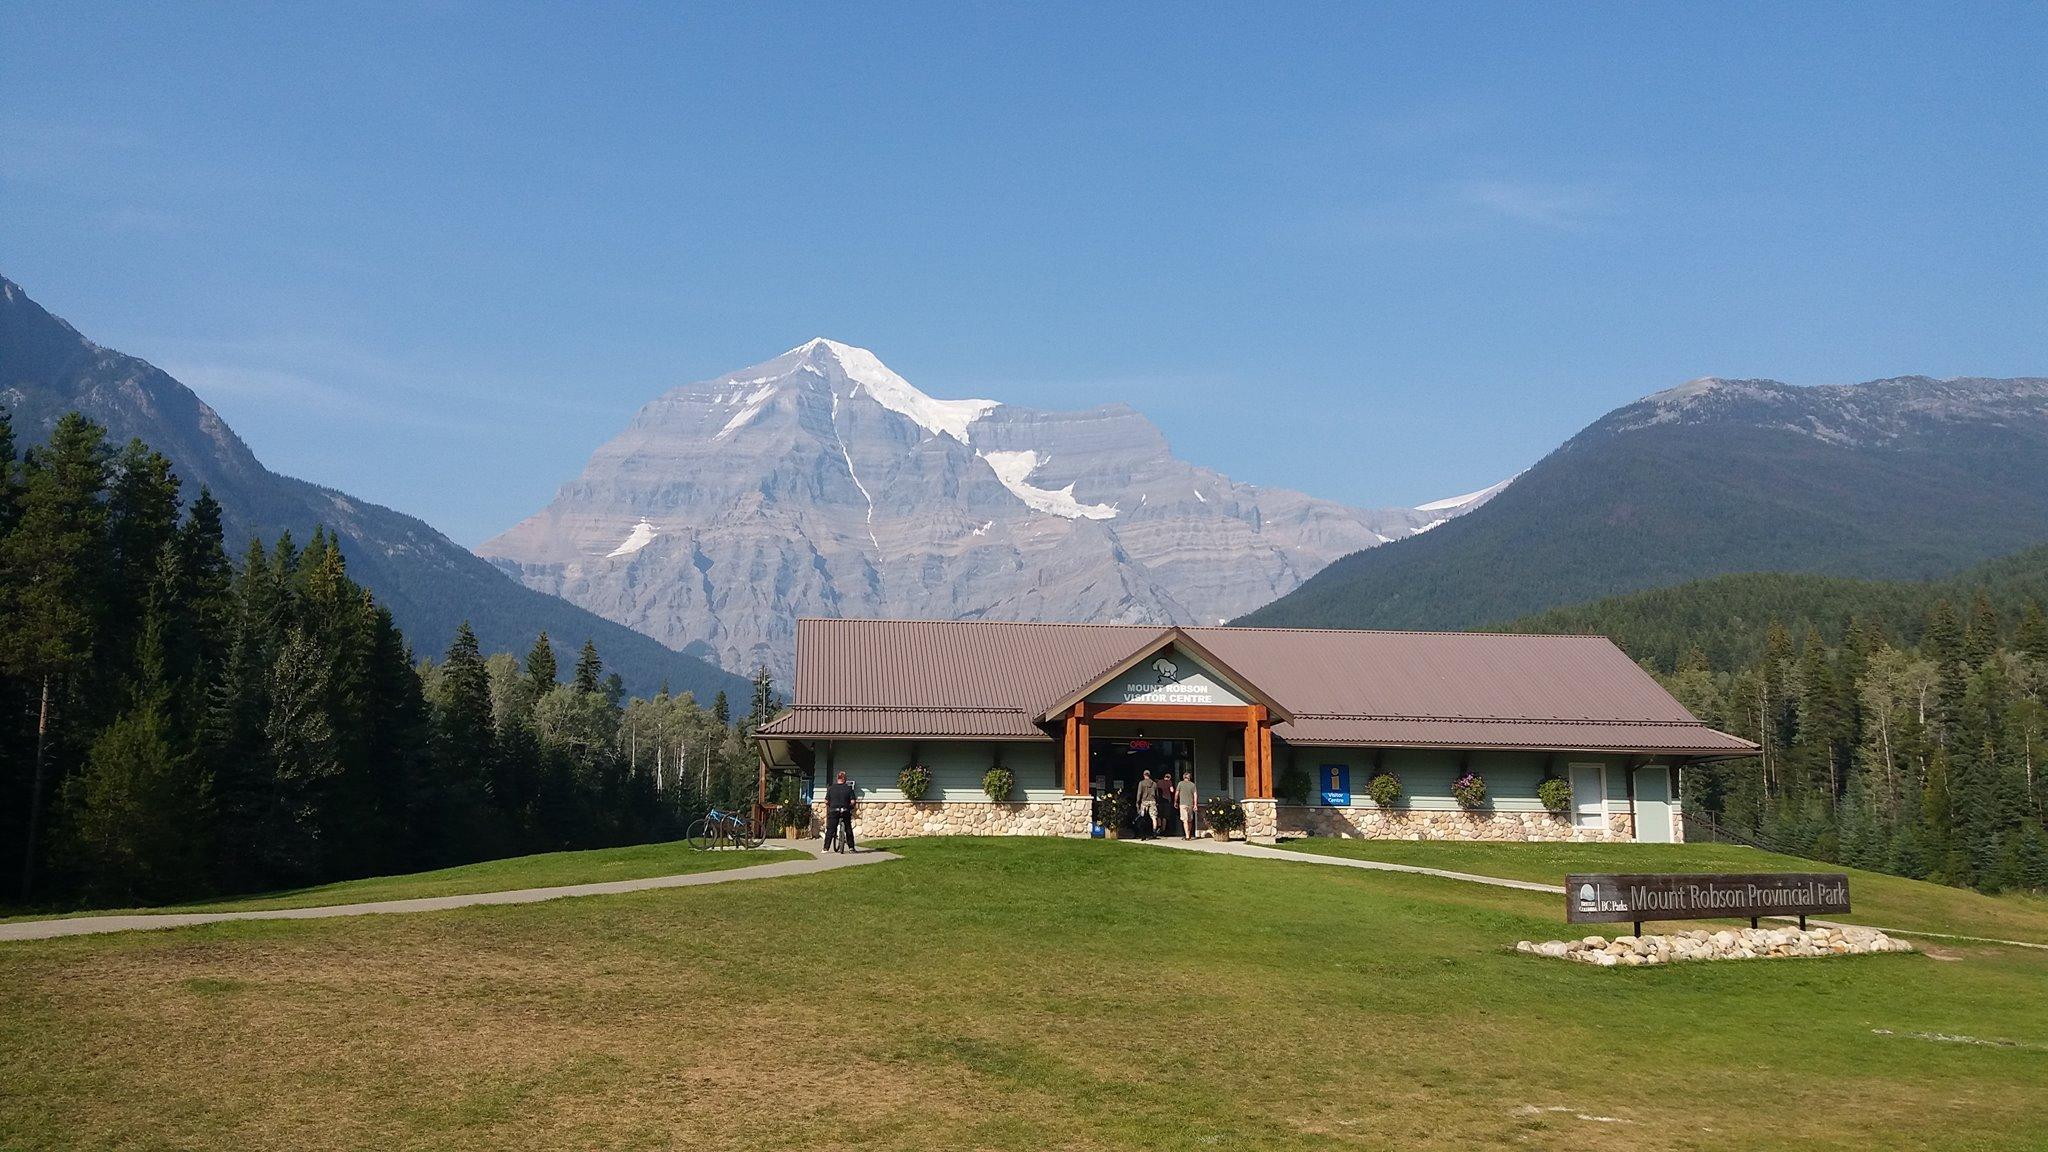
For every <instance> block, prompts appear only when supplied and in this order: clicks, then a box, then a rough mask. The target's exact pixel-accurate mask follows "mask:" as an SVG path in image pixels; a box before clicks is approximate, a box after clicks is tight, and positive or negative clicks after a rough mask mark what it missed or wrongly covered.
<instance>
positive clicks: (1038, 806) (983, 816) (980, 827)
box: [853, 796, 1089, 843]
mask: <svg viewBox="0 0 2048 1152" xmlns="http://www.w3.org/2000/svg"><path fill="white" fill-rule="evenodd" d="M1088 807H1089V801H1088V798H1087V797H1086V796H1068V797H1064V798H1062V799H1059V800H1056V801H1053V802H1052V803H1042V802H1041V803H1025V802H1023V801H1016V800H1011V801H1005V802H1003V803H1000V804H998V803H994V802H992V801H986V800H984V801H979V802H975V801H960V800H946V801H924V802H921V803H915V804H913V803H911V802H910V801H908V800H863V801H861V803H860V807H859V808H858V809H856V810H855V812H854V817H853V836H854V841H855V843H859V842H860V841H861V840H862V839H863V838H867V837H873V838H874V839H877V840H887V839H891V838H893V837H897V836H1086V835H1088V825H1089V811H1088Z"/></svg>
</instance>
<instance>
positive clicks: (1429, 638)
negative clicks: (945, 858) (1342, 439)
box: [756, 619, 1755, 843]
mask: <svg viewBox="0 0 2048 1152" xmlns="http://www.w3.org/2000/svg"><path fill="white" fill-rule="evenodd" d="M794 697H795V699H794V702H793V704H792V706H791V707H790V708H789V709H788V710H787V711H785V712H783V713H782V714H781V715H779V716H777V717H776V718H775V719H774V720H772V721H770V722H769V723H768V724H766V725H763V726H762V727H761V728H760V730H759V731H758V732H757V733H756V739H757V741H758V742H759V745H760V751H761V758H762V763H763V769H764V779H765V778H766V777H768V776H769V775H771V774H773V775H794V776H795V777H796V778H797V779H798V780H799V781H804V782H807V787H808V789H810V790H814V794H815V795H818V796H822V794H823V785H824V784H825V783H826V782H827V781H829V780H830V779H832V777H833V775H834V774H835V773H838V772H844V773H846V774H847V776H848V777H849V779H850V780H851V781H852V782H854V783H855V785H856V786H857V788H858V794H859V797H860V805H859V811H858V815H857V817H856V824H855V827H856V829H857V831H858V833H860V834H862V835H866V836H879V837H889V836H912V835H926V834H942V833H976V834H1041V835H1087V834H1089V832H1090V830H1091V824H1092V814H1093V811H1094V806H1093V803H1092V799H1091V798H1092V797H1093V796H1095V795H1098V794H1102V793H1105V792H1108V791H1112V790H1114V789H1115V788H1117V787H1118V786H1119V785H1121V786H1122V787H1123V788H1125V789H1126V790H1127V791H1135V786H1136V783H1137V781H1138V780H1139V779H1140V777H1141V775H1142V774H1143V773H1145V772H1150V773H1151V774H1152V775H1153V777H1154V778H1155V779H1156V778H1157V777H1158V776H1159V775H1161V774H1162V773H1165V772H1171V773H1172V774H1173V776H1174V778H1175V779H1179V778H1180V777H1181V776H1182V774H1183V773H1184V772H1190V771H1191V772H1193V773H1194V777H1195V783H1196V790H1197V792H1198V794H1199V795H1200V797H1202V798H1204V799H1206V798H1209V797H1212V796H1216V795H1219V794H1227V795H1229V796H1233V797H1236V798H1238V799H1240V800H1241V801H1242V802H1243V805H1244V815H1245V832H1246V834H1247V836H1249V837H1251V838H1253V839H1264V838H1270V837H1274V836H1281V835H1332V836H1362V837H1379V838H1391V839H1446V840H1453V839H1470V840H1637V841H1643V842H1655V843H1661V842H1668V841H1675V840H1679V839H1682V838H1683V835H1684V833H1683V825H1682V823H1681V821H1680V818H1679V817H1680V807H1679V805H1680V802H1679V785H1680V778H1681V774H1682V773H1683V771H1684V769H1685V767H1686V765H1688V764H1691V763H1695V762H1698V761H1700V760H1705V759H1715V758H1725V757H1733V756H1747V755H1750V754H1751V753H1753V752H1754V751H1755V745H1753V744H1751V743H1749V742H1748V741H1746V740H1742V739H1739V738H1737V737H1734V736H1730V735H1728V734H1727V733H1725V732H1719V731H1716V730H1715V729H1713V728H1710V727H1708V726H1706V725H1705V724H1702V723H1700V722H1699V721H1698V720H1697V719H1695V718H1694V717H1693V716H1692V714H1691V713H1689V712H1687V711H1686V710H1685V708H1684V707H1683V706H1682V705H1680V704H1679V703H1678V701H1676V700H1674V699H1673V698H1672V697H1671V695H1670V694H1669V693H1667V692H1666V691H1664V688H1663V686H1662V685H1660V684H1658V683H1657V681H1656V679H1655V678H1654V677H1652V676H1651V675H1650V674H1649V673H1648V672H1645V671H1644V670H1643V669H1642V668H1640V667H1638V666H1637V665H1636V664H1635V662H1634V661H1632V660H1630V659H1629V658H1628V656H1627V655H1626V654H1624V653H1623V652H1622V651H1621V649H1619V648H1617V647H1615V645H1614V644H1613V643H1612V642H1611V641H1608V640H1607V639H1605V638H1603V637H1597V636H1527V635H1504V634H1497V633H1458V632H1354V631H1325V630H1316V629H1275V628H1228V627H1219V628H1178V627H1153V626H1146V625H1122V624H1047V623H997V622H986V621H913V620H825V619H806V620H802V621H800V622H799V623H798V625H797V647H796V683H795V689H794ZM912 766H917V767H921V768H923V769H924V772H922V773H912V774H911V775H912V777H913V780H912V782H911V783H912V786H913V788H914V787H915V778H916V777H928V780H929V783H928V786H927V787H926V788H925V789H924V793H923V795H922V796H920V797H918V798H916V799H915V800H913V799H911V798H910V797H909V796H908V795H906V794H905V792H904V790H903V784H904V783H905V781H904V775H905V769H906V768H911V767H912ZM998 766H1000V767H1002V768H1006V769H1008V771H1009V775H1010V777H1012V778H1013V779H1014V786H1013V787H1012V789H1011V790H1010V791H1009V793H1008V794H1007V795H1004V796H1002V797H1001V798H991V796H990V795H989V794H988V791H987V789H986V788H985V787H984V778H985V777H986V776H987V775H988V774H989V770H990V769H991V768H994V767H998ZM1379 776H1390V777H1392V778H1393V781H1394V782H1395V783H1396V784H1397V785H1398V795H1393V793H1394V792H1395V791H1396V789H1394V788H1390V787H1389V786H1388V784H1387V782H1385V781H1382V782H1381V783H1380V787H1379V789H1378V791H1379V792H1380V794H1381V796H1382V799H1383V800H1385V801H1387V802H1385V803H1382V802H1376V801H1375V800H1374V799H1373V798H1372V793H1373V791H1374V788H1373V787H1372V783H1373V781H1374V778H1375V777H1379ZM998 779H1000V774H998ZM1550 779H1556V780H1561V781H1563V782H1564V783H1565V784H1566V785H1568V786H1569V796H1568V797H1565V796H1564V793H1565V788H1563V787H1560V786H1558V785H1555V784H1553V785H1549V786H1547V787H1541V786H1543V784H1544V781H1546V780H1550ZM1475 785H1476V787H1475ZM1546 796H1547V798H1548V799H1549V801H1550V804H1549V805H1546V803H1545V797H1546Z"/></svg>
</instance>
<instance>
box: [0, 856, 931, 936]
mask: <svg viewBox="0 0 2048 1152" xmlns="http://www.w3.org/2000/svg"><path fill="white" fill-rule="evenodd" d="M771 843H772V842H771ZM775 846H777V847H789V848H796V849H800V850H802V851H805V852H809V853H810V854H811V858H810V859H808V860H778V861H776V862H774V863H772V864H755V865H751V866H748V867H745V868H726V869H723V870H720V871H714V872H687V873H684V874H683V875H680V876H648V877H645V878H643V879H639V880H607V881H604V882H602V883H597V884H563V885H560V886H557V887H554V888H519V889H514V890H512V891H509V892H472V893H468V894H466V895H460V896H420V897H416V898H414V899H410V900H376V901H371V902H369V903H366V904H329V905H325V906H322V907H317V908H265V909H261V910H256V911H249V912H142V913H133V914H129V915H121V916H67V917H63V918H61V919H55V920H21V921H16V922H14V923H10V924H0V941H8V940H49V939H53V938H55V937H58V936H85V935H90V934H92V933H97V932H136V931H144V930H148V929H156V928H186V927H190V926H192V925H194V924H219V923H222V922H224V921H228V920H324V919H327V918H328V917H332V916H373V915H378V914H382V913H387V912H439V911H442V910H444V909H448V908H474V907H478V906H481V905H487V904H538V903H540V902H541V901H543V900H561V899H565V898H567V897H571V896H611V895H615V894H617V893H620V892H645V891H648V890H650V889H655V888H691V887H695V886H696V885H699V884H729V883H732V882H734V881H738V880H767V879H771V878H773V877H776V876H809V875H813V874H815V873H818V872H830V871H833V870H834V869H838V868H851V867H854V866H856V865H860V864H879V863H881V862H882V861H884V860H897V859H901V857H899V856H896V855H894V854H893V853H889V852H873V851H863V852H855V853H848V854H843V855H842V854H839V853H828V852H826V851H825V850H824V845H823V843H822V842H820V841H817V840H798V841H794V842H791V843H784V844H776V845H775Z"/></svg>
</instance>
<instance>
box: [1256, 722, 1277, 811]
mask: <svg viewBox="0 0 2048 1152" xmlns="http://www.w3.org/2000/svg"><path fill="white" fill-rule="evenodd" d="M1259 765H1260V769H1261V770H1262V771H1263V772H1265V774H1266V795H1268V796H1271V795H1273V794H1274V793H1273V719H1272V717H1270V716H1268V715H1267V714H1266V709H1265V706H1264V705H1260V706H1259Z"/></svg>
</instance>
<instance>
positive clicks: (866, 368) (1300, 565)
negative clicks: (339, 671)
mask: <svg viewBox="0 0 2048 1152" xmlns="http://www.w3.org/2000/svg"><path fill="white" fill-rule="evenodd" d="M1503 484H1505V481H1504V482H1503ZM1502 486H1503V485H1500V484H1497V485H1494V486H1492V487H1490V488H1486V489H1482V490H1481V491H1479V492H1474V493H1471V494H1469V495H1466V496H1461V497H1455V498H1453V499H1451V500H1445V501H1437V502H1435V503H1434V504H1431V505H1427V506H1424V507H1423V508H1419V509H1409V508H1391V509H1378V510H1363V509H1356V508H1348V507H1345V506H1343V505H1340V504H1335V503H1331V502H1329V501H1326V500H1317V499H1314V498H1312V497H1309V496H1305V495H1302V494H1301V493H1298V492H1290V491H1286V490H1283V489H1274V488H1258V487H1254V486H1252V485H1249V484H1239V483H1236V482H1234V481H1232V480H1231V479H1229V478H1228V477H1226V476H1223V475H1220V474H1219V473H1216V472H1213V471H1210V470H1209V469H1206V468H1202V467H1199V466H1196V465H1193V464H1189V463H1187V462H1185V461H1182V460H1179V459H1176V458H1175V457H1174V456H1173V454H1172V452H1171V451H1170V450H1169V449H1168V448H1167V444H1166V440H1165V438H1164V437H1163V436H1161V435H1160V432H1159V430H1158V429H1157V428H1156V427H1154V426H1153V425H1152V423H1151V422H1150V421H1148V420H1146V419H1145V417H1144V416H1142V415H1140V414H1139V413H1138V412H1136V411H1135V410H1133V409H1131V408H1130V407H1128V406H1126V405H1122V404H1109V405H1104V406H1102V407H1099V408H1093V409H1089V410H1087V411H1083V412H1040V411H1033V410H1031V409H1027V408H1019V407H1016V406H1014V405H1009V404H1003V403H1000V402H998V401H994V400H940V399H936V398H934V397H932V396H930V395H928V394H926V393H925V392H923V391H921V390H919V389H918V388H917V387H915V386H913V385H912V384H911V383H910V382H909V381H907V380H905V379H904V378H903V377H901V376H899V375H897V374H896V373H895V372H893V371H891V370H890V369H889V367H888V366H887V365H885V364H883V363H882V362H881V360H879V359H878V358H876V356H875V355H874V354H873V353H872V352H869V351H867V350H866V349H863V348H855V347H852V346H851V345H847V344H841V343H838V342H836V341H832V340H825V339H817V340H812V341H810V342H809V343H806V344H803V345H801V346H799V347H796V348H792V349H790V350H789V351H788V352H785V353H783V354H782V355H780V356H777V357H776V358H774V359H773V360H769V361H767V362H766V363H763V364H757V365H755V366H753V367H751V368H743V369H741V370H739V371H737V372H732V373H728V374H726V375H724V376H720V377H717V378H716V379H712V380H707V381H704V382H702V383H698V384H690V385H685V386H683V387H680V388H676V389H674V390H672V391H670V392H668V393H666V394H665V395H663V396H661V397H659V398H658V399H656V400H654V401H653V402H652V403H650V404H648V405H647V406H646V407H645V408H643V409H641V410H640V412H639V414H638V415H637V416H635V417H634V419H633V421H632V423H631V424H630V425H629V426H628V427H627V428H626V430H625V431H624V432H622V433H621V434H620V435H619V436H617V437H616V438H614V439H613V440H612V441H611V442H610V443H608V444H605V445H604V446H603V447H601V448H599V449H598V450H597V452H596V453H595V454H594V455H593V456H592V457H591V458H590V461H589V463H588V464H586V465H585V467H584V469H583V474H582V475H581V476H579V477H578V478H577V479H575V480H574V481H572V482H571V483H569V484H567V485H565V486H564V487H563V488H562V489H561V491H560V492H559V493H557V494H556V496H555V499H554V501H553V502H552V503H550V504H549V505H548V506H547V507H546V508H544V509H542V510H541V511H540V512H538V513H536V514H535V515H534V516H532V517H530V518H528V519H527V520H525V521H523V522H521V523H520V524H519V525H517V526H516V527H514V528H513V529H511V530H510V531H508V532H506V533H505V534H504V535H502V536H499V537H497V538H496V539H493V540H490V541H488V542H486V543H485V544H484V545H483V546H482V547H481V548H480V549H479V550H478V551H479V552H480V553H481V554H483V555H484V556H486V557H488V558H490V559H492V560H494V561H496V562H497V563H498V564H499V565H500V566H502V567H503V568H505V569H506V570H507V571H508V572H511V573H512V574H513V575H515V576H517V577H518V578H519V579H520V580H522V581H524V582H525V583H526V584H528V585H529V586H531V587H533V588H537V589H540V590H543V591H547V592H551V593H554V594H557V595H560V596H563V597H565V598H567V599H568V600H570V601H572V602H573V603H576V604H579V605H582V606H584V607H586V608H588V609H590V610H591V611H594V612H596V613H598V614H599V615H601V616H605V617H608V618H610V619H612V620H616V621H618V622H619V623H621V624H625V625H628V626H630V627H632V628H636V629H639V630H640V631H642V632H645V633H647V634H648V635H650V636H652V637H654V638H655V639H657V640H661V641H663V642H664V643H667V644H670V645H672V646H675V647H678V648H682V649H683V650H684V651H687V652H691V653H694V654H698V655H703V656H706V657H709V658H712V659H714V660H716V661H717V662H719V663H720V664H722V665H724V666H725V667H726V668H728V669H739V670H743V671H744V670H750V669H752V668H753V667H755V666H756V665H758V664H765V665H766V666H767V667H768V668H769V669H771V670H772V671H775V672H777V673H778V675H782V676H786V675H787V673H788V670H789V667H790V663H791V660H792V657H793V652H792V645H793V644H794V633H795V623H796V619H797V617H799V616H805V615H815V616H848V617H890V616H893V617H915V618H947V619H957V618H983V619H1010V620H1090V621H1121V622H1161V623H1168V622H1171V623H1203V624H1212V623H1216V622H1218V621H1221V620H1227V619H1229V618H1230V617H1232V616H1235V615H1237V614H1239V613H1241V612H1246V611H1249V610H1250V609H1252V608H1255V607H1258V606H1259V605H1261V604H1265V603H1267V602H1269V601H1271V600H1272V599H1274V598H1275V597H1277V596H1280V595H1283V594H1285V593H1286V592H1288V591H1290V590H1292V589H1293V588H1294V587H1296V586H1297V585H1299V584H1300V583H1301V582H1302V581H1303V580H1306V579H1307V578H1308V577H1309V576H1311V575H1313V574H1315V573H1316V572H1317V571H1318V570H1319V569H1321V568H1322V567H1323V566H1324V565H1326V564H1328V563H1329V562H1330V561H1332V560H1334V559H1336V558H1337V557H1339V556H1342V555H1345V554H1347V553H1350V552H1355V551H1357V550H1359V549H1361V548H1369V547H1372V546H1375V545H1377V544H1381V543H1384V542H1386V541H1389V540H1397V539H1400V538H1402V537H1404V536H1410V535H1413V534H1414V533H1416V532H1418V531H1421V530H1424V529H1426V528H1429V527H1433V526H1435V525H1436V524H1439V523H1442V522H1443V521H1444V520H1446V519H1449V518H1450V517H1453V516H1457V515H1460V514H1462V513H1464V512H1466V511H1468V510H1470V509H1472V508H1476V507H1478V506H1479V505H1480V504H1483V503H1484V502H1485V501H1486V500H1487V499H1488V498H1489V497H1491V496H1492V495H1493V493H1495V492H1497V491H1499V490H1500V488H1501V487H1502Z"/></svg>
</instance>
